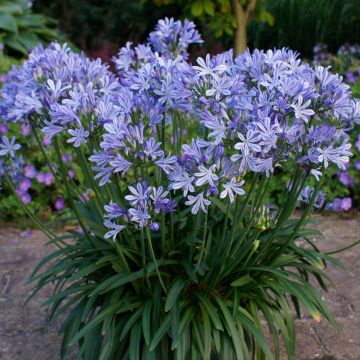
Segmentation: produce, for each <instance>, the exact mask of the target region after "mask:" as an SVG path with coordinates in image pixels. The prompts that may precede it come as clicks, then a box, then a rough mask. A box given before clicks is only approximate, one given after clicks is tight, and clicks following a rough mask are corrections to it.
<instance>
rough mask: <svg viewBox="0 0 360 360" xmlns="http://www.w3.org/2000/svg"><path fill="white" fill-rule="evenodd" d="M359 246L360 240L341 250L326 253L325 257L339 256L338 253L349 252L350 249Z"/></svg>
mask: <svg viewBox="0 0 360 360" xmlns="http://www.w3.org/2000/svg"><path fill="white" fill-rule="evenodd" d="M358 244H360V240H357V241H355V242H353V243H352V244H350V245H347V246H344V247H342V248H339V249H336V250H333V251H328V252H326V253H325V255H334V254H338V253H341V252H343V251H346V250H349V249H351V248H353V247H354V246H356V245H358Z"/></svg>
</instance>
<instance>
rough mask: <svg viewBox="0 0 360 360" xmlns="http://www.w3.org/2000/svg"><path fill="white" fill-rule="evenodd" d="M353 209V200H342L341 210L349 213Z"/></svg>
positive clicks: (347, 198) (348, 198)
mask: <svg viewBox="0 0 360 360" xmlns="http://www.w3.org/2000/svg"><path fill="white" fill-rule="evenodd" d="M351 207H352V199H351V198H350V197H346V198H343V199H342V200H341V210H343V211H349V210H350V209H351Z"/></svg>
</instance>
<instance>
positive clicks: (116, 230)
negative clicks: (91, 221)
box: [104, 220, 126, 241]
mask: <svg viewBox="0 0 360 360" xmlns="http://www.w3.org/2000/svg"><path fill="white" fill-rule="evenodd" d="M104 225H105V226H106V227H107V228H109V229H112V230H111V231H108V232H107V233H105V235H104V238H105V239H109V238H111V237H112V239H113V241H115V240H116V237H117V235H118V234H119V232H121V231H123V230H124V229H125V228H126V226H125V225H119V224H116V223H115V222H112V221H110V220H105V221H104Z"/></svg>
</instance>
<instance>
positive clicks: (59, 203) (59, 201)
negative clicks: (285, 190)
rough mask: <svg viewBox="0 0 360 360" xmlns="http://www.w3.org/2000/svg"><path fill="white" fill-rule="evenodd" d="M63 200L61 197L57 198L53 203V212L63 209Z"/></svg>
mask: <svg viewBox="0 0 360 360" xmlns="http://www.w3.org/2000/svg"><path fill="white" fill-rule="evenodd" d="M64 205H65V200H64V198H63V197H58V198H57V199H56V201H55V204H54V208H55V210H61V209H63V208H64Z"/></svg>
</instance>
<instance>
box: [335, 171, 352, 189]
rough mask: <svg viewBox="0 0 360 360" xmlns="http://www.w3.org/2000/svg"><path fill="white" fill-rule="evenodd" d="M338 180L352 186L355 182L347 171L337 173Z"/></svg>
mask: <svg viewBox="0 0 360 360" xmlns="http://www.w3.org/2000/svg"><path fill="white" fill-rule="evenodd" d="M339 181H340V182H341V183H342V184H343V185H345V186H352V185H354V184H355V179H354V178H353V177H352V176H351V175H350V174H349V173H348V172H347V171H344V172H341V173H340V174H339Z"/></svg>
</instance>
